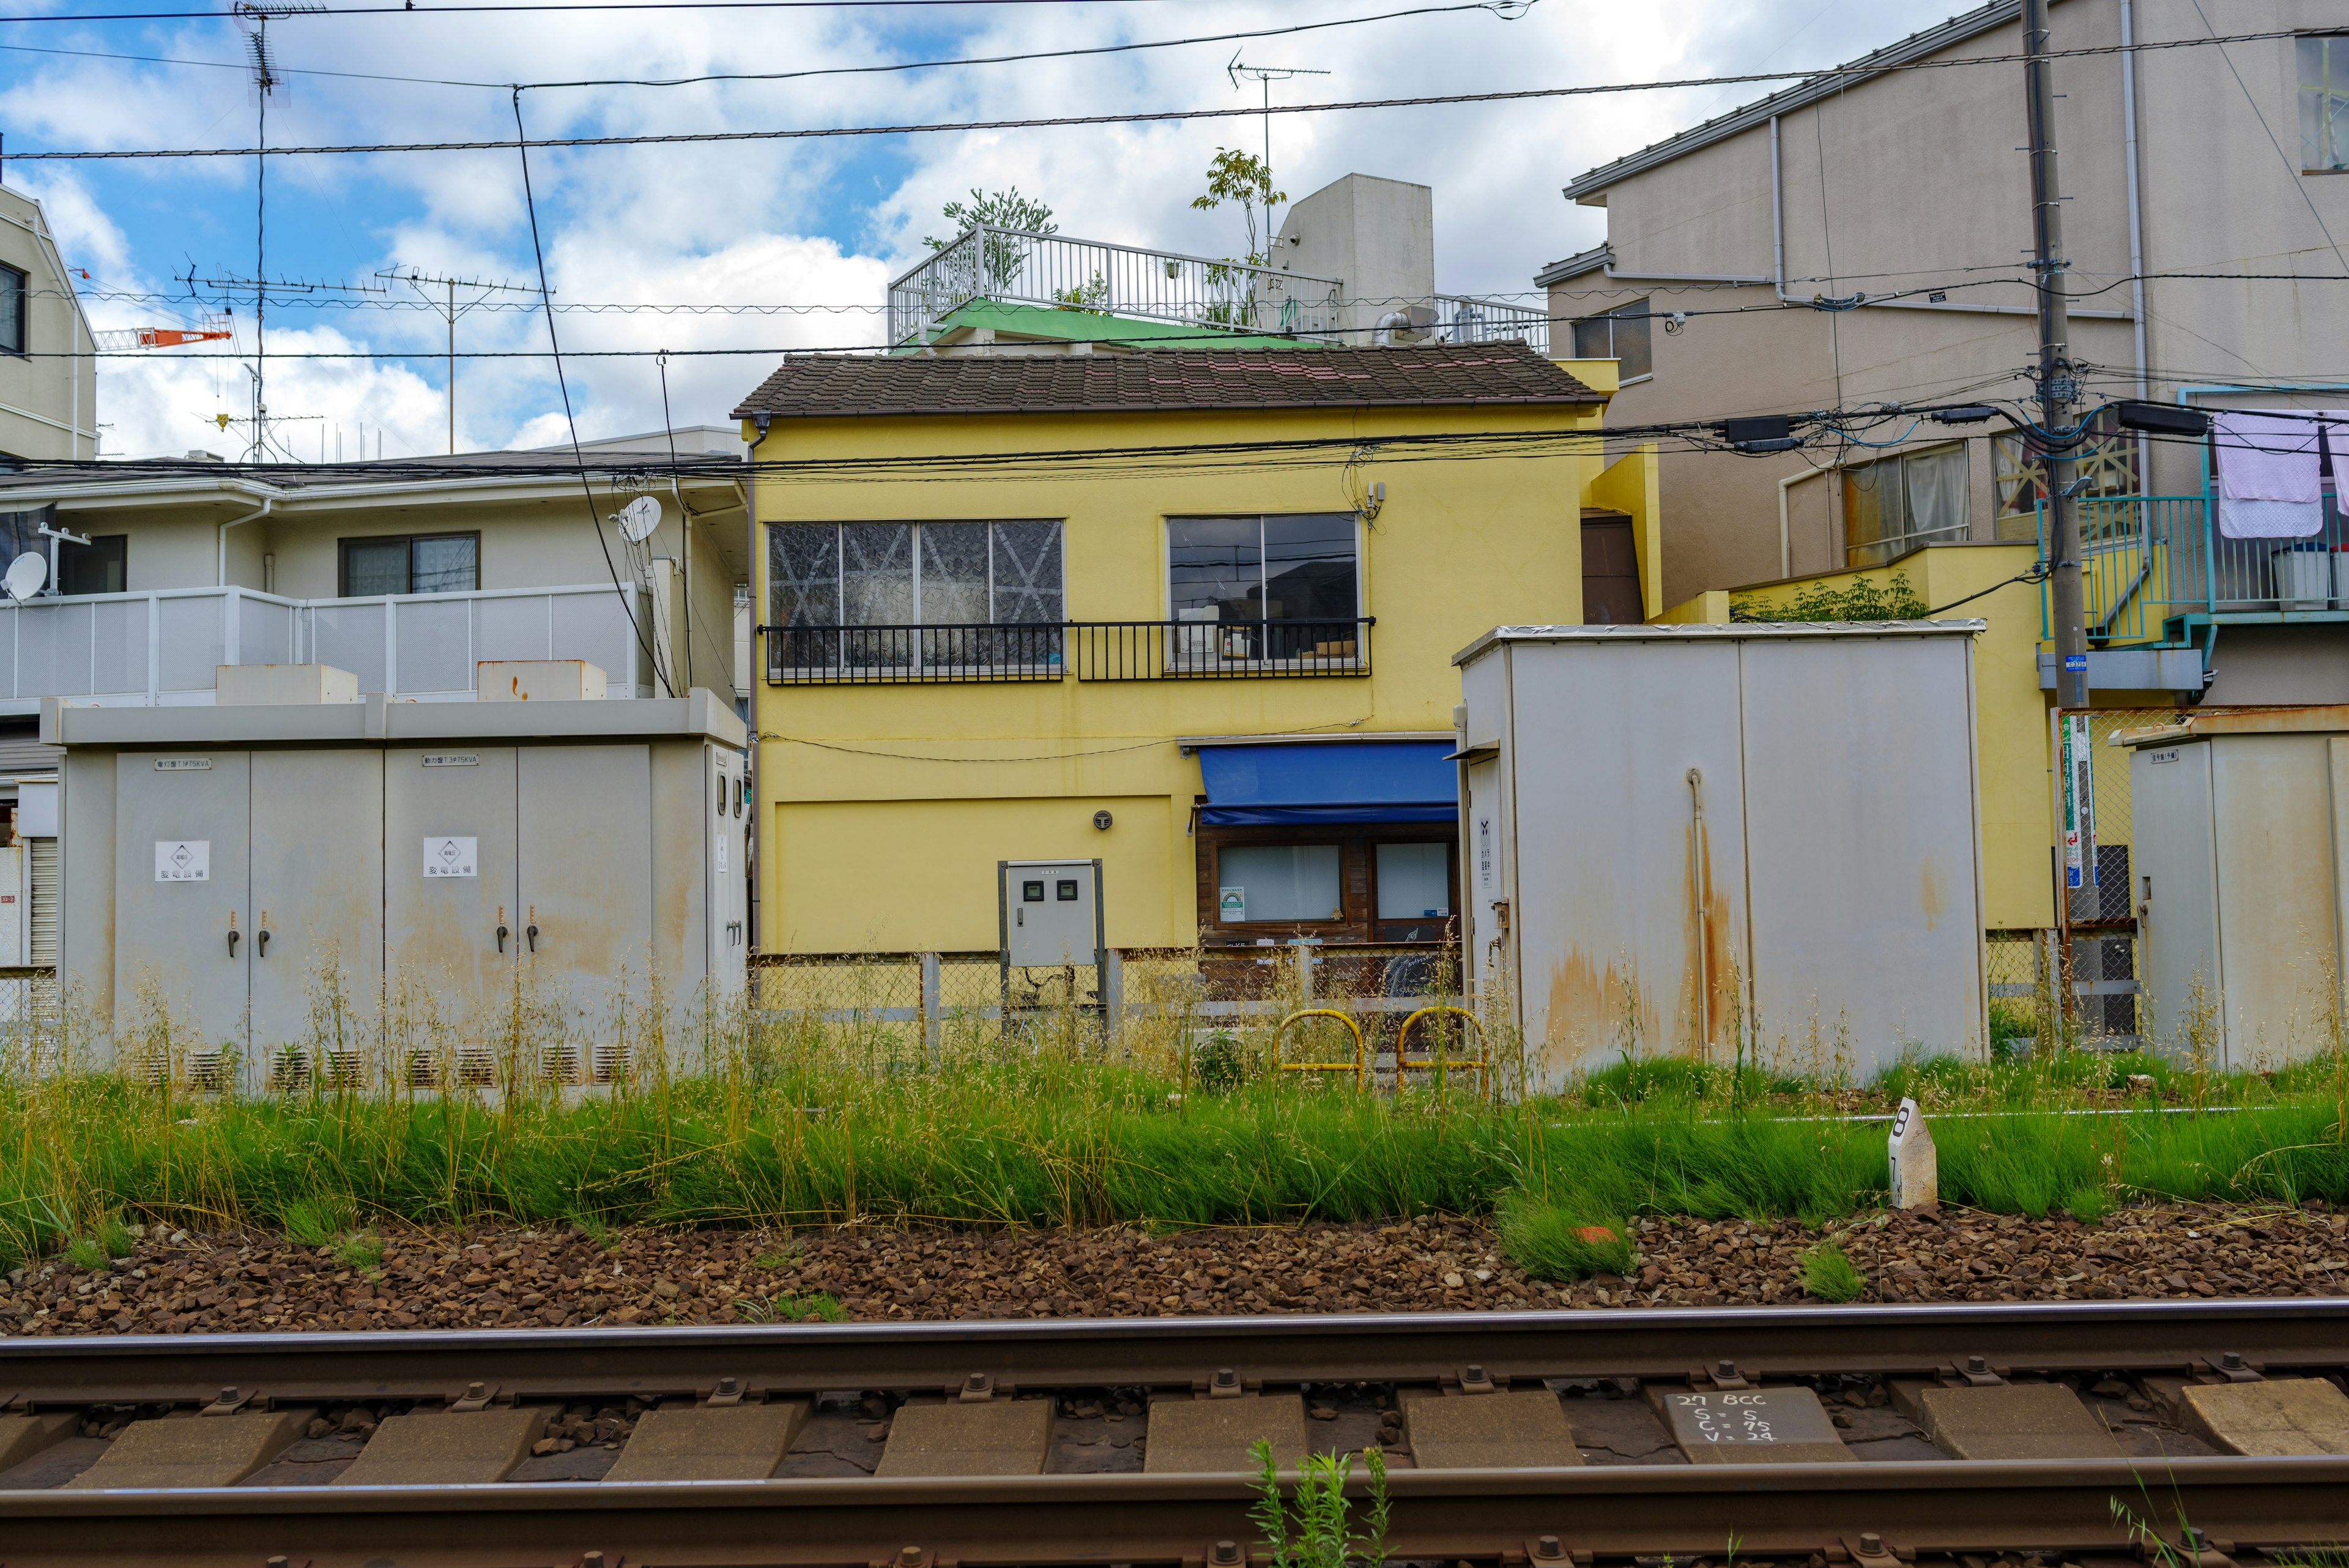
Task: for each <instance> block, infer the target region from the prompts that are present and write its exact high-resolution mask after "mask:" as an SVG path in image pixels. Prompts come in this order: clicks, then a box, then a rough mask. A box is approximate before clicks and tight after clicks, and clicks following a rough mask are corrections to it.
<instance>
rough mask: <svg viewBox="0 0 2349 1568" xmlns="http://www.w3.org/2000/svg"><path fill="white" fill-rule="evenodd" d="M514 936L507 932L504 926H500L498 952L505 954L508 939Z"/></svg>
mask: <svg viewBox="0 0 2349 1568" xmlns="http://www.w3.org/2000/svg"><path fill="white" fill-rule="evenodd" d="M512 934H513V933H512V932H511V931H509V930H507V929H505V927H503V926H500V927H499V928H498V951H500V952H503V951H505V950H506V938H508V937H509V936H512Z"/></svg>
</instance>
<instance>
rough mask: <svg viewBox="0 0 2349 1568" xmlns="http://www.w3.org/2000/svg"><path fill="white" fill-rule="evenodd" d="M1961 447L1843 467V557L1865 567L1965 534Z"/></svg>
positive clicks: (1963, 475) (1964, 494) (1964, 491)
mask: <svg viewBox="0 0 2349 1568" xmlns="http://www.w3.org/2000/svg"><path fill="white" fill-rule="evenodd" d="M1966 514H1967V493H1966V449H1965V448H1964V446H1962V445H1958V446H1945V447H1941V448H1939V449H1937V450H1934V451H1931V452H1914V453H1903V454H1901V455H1900V456H1898V457H1888V458H1883V459H1880V460H1878V462H1864V463H1859V464H1856V465H1854V466H1853V467H1850V468H1847V469H1845V470H1844V471H1843V535H1844V556H1845V558H1846V561H1847V564H1848V565H1851V566H1875V565H1876V564H1878V562H1882V561H1889V560H1890V559H1892V557H1893V556H1898V555H1900V554H1902V553H1903V552H1905V551H1908V550H1910V549H1913V548H1914V547H1916V546H1917V545H1925V544H1930V543H1933V542H1935V541H1937V540H1940V541H1948V540H1956V539H1962V538H1964V537H1965V536H1966V523H1967V516H1966Z"/></svg>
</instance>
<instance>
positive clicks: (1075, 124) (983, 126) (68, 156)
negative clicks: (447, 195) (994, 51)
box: [0, 0, 2297, 163]
mask: <svg viewBox="0 0 2349 1568" xmlns="http://www.w3.org/2000/svg"><path fill="white" fill-rule="evenodd" d="M697 3H699V4H713V3H714V4H721V5H722V4H725V3H729V0H697ZM736 3H740V4H746V5H747V4H786V3H790V0H736ZM834 3H839V0H834ZM895 3H901V4H913V3H916V0H895ZM491 8H492V9H494V8H495V7H491ZM533 8H534V7H528V6H523V7H516V9H523V10H528V9H533ZM304 14H305V15H312V14H313V13H306V12H305V13H304ZM0 20H5V18H0ZM2293 36H2297V35H2296V34H2294V33H2293V32H2292V31H2291V30H2289V29H2286V30H2282V31H2270V32H2260V33H2231V34H2228V35H2225V36H2217V37H2210V38H2170V39H2159V40H2154V41H2141V42H2136V43H2131V44H2127V45H2121V44H2093V45H2084V46H2081V47H2076V48H2069V49H2050V50H2046V51H2044V52H2043V53H2040V54H2037V55H2033V56H2032V57H2031V58H2033V59H2043V60H2044V59H2081V58H2091V57H2102V56H2106V55H2117V54H2127V53H2146V52H2149V51H2155V50H2164V49H2187V48H2205V47H2210V46H2212V45H2225V44H2230V43H2258V42H2262V41H2266V40H2271V39H2275V38H2289V37H2293ZM2023 58H2025V57H2024V56H2022V55H1973V56H1967V57H1961V58H1955V59H1934V60H1907V61H1902V62H1900V63H1899V64H1894V65H1875V66H1831V67H1826V68H1824V69H1815V70H1790V71H1759V72H1747V73H1744V74H1741V75H1730V76H1715V77H1683V78H1675V79H1671V80H1664V81H1649V82H1597V83H1592V84H1589V85H1587V86H1582V87H1553V88H1514V89H1505V90H1499V91H1493V92H1470V93H1426V94H1421V95H1419V96H1416V97H1412V98H1377V99H1351V100H1348V101H1343V102H1336V103H1299V104H1273V105H1271V106H1269V107H1265V106H1262V105H1256V106H1250V107H1247V108H1237V107H1234V108H1224V109H1145V110H1138V111H1132V112H1125V113H1115V114H1078V115H1054V116H1041V117H1033V118H1028V119H973V120H932V121H919V122H907V123H905V124H899V125H843V126H810V127H802V128H798V129H793V130H680V131H647V132H640V133H637V134H635V135H621V136H566V137H548V138H545V139H543V140H537V141H533V142H530V143H528V145H530V146H533V147H542V148H575V147H677V146H685V145H691V144H702V143H717V142H735V141H804V140H833V139H838V138H843V137H866V136H916V135H929V134H938V133H950V132H958V131H974V130H1065V129H1082V128H1086V127H1092V126H1102V125H1156V124H1174V123H1182V122H1187V121H1193V120H1210V119H1248V118H1252V117H1255V116H1259V115H1272V114H1281V115H1303V114H1332V113H1339V112H1346V111H1352V110H1357V109H1423V108H1431V107H1441V106H1447V105H1458V104H1475V103H1523V102H1529V101H1534V100H1538V99H1569V98H1588V97H1595V96H1601V95H1609V94H1616V93H1633V92H1659V91H1666V90H1675V89H1679V88H1700V87H1729V86H1735V85H1740V84H1745V83H1753V82H1765V81H1815V80H1837V79H1840V80H1847V81H1849V80H1858V79H1865V78H1869V77H1877V76H1886V75H1889V74H1892V73H1894V72H1900V71H1926V70H1956V69H1960V68H1961V67H1971V66H1991V65H2012V64H2013V63H2015V62H2017V61H2020V60H2022V59H2023ZM521 145H523V143H521V142H519V141H509V140H472V141H387V142H345V143H336V144H320V145H315V146H308V147H272V148H267V149H255V148H251V147H181V148H113V149H84V150H77V151H47V152H8V153H5V154H0V162H25V163H32V162H85V161H126V160H141V159H158V158H251V157H253V156H254V155H255V154H256V152H260V153H264V154H265V155H266V156H270V157H277V158H300V157H324V156H328V155H333V154H343V153H390V152H485V151H504V150H505V149H508V148H512V147H516V146H521Z"/></svg>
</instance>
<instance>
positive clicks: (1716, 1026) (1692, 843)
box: [1682, 809, 1737, 1060]
mask: <svg viewBox="0 0 2349 1568" xmlns="http://www.w3.org/2000/svg"><path fill="white" fill-rule="evenodd" d="M1688 847H1689V853H1688V866H1687V868H1686V871H1685V873H1684V875H1683V877H1682V897H1683V898H1685V899H1686V900H1687V903H1686V906H1685V907H1686V909H1687V910H1688V921H1687V933H1686V934H1687V968H1686V970H1685V971H1683V972H1684V973H1685V974H1686V976H1687V980H1686V982H1685V984H1686V992H1685V994H1687V995H1688V997H1689V999H1690V1003H1689V1011H1688V1015H1687V1016H1686V1017H1685V1018H1684V1019H1683V1020H1682V1023H1683V1024H1684V1029H1683V1033H1682V1038H1683V1039H1684V1040H1685V1041H1687V1042H1688V1047H1689V1054H1690V1055H1692V1056H1694V1057H1696V1058H1698V1059H1700V1060H1702V1058H1704V1057H1705V1056H1708V1055H1710V1054H1712V1052H1713V1046H1714V1045H1715V1044H1718V1043H1720V1042H1721V1041H1722V1040H1723V1039H1724V1038H1725V1037H1726V1036H1727V1035H1728V1034H1729V1033H1730V1032H1731V1028H1732V1021H1733V1019H1734V1017H1735V1016H1736V1005H1737V1001H1736V999H1737V957H1736V950H1735V941H1734V939H1735V936H1736V929H1735V927H1734V926H1733V924H1732V923H1731V918H1730V910H1729V896H1728V895H1727V894H1726V893H1724V892H1723V891H1722V890H1721V889H1720V888H1718V887H1716V886H1715V885H1714V882H1713V834H1712V830H1711V829H1709V828H1708V827H1707V826H1705V821H1704V814H1703V812H1702V809H1700V810H1698V811H1697V812H1696V813H1694V814H1693V815H1692V816H1691V818H1690V821H1689V835H1688Z"/></svg>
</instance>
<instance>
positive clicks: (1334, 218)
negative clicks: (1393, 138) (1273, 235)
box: [1272, 174, 1435, 348]
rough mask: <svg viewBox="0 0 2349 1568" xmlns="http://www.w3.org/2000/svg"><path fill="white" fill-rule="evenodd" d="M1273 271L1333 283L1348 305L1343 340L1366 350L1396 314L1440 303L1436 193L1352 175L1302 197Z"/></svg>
mask: <svg viewBox="0 0 2349 1568" xmlns="http://www.w3.org/2000/svg"><path fill="white" fill-rule="evenodd" d="M1272 265H1275V266H1277V267H1279V268H1281V269H1282V270H1284V271H1287V272H1295V273H1303V274H1305V275H1308V276H1310V277H1334V278H1336V279H1338V280H1339V281H1340V284H1341V285H1342V287H1341V289H1340V298H1342V299H1345V300H1347V301H1349V302H1350V303H1349V304H1348V305H1346V306H1344V307H1343V308H1342V309H1341V310H1340V312H1339V320H1340V325H1341V326H1343V327H1347V328H1349V329H1350V330H1349V331H1348V333H1347V336H1346V337H1345V338H1344V339H1343V341H1344V342H1346V343H1347V344H1349V345H1350V346H1352V347H1354V348H1368V347H1369V346H1370V342H1371V337H1370V329H1371V327H1375V326H1376V325H1377V324H1378V319H1379V317H1381V316H1384V315H1386V314H1387V313H1388V312H1389V311H1391V310H1401V309H1403V308H1404V307H1406V306H1413V305H1426V306H1432V305H1433V303H1434V299H1435V192H1433V190H1432V189H1430V188H1429V187H1428V186H1425V185H1414V184H1411V183H1409V182H1406V181H1402V180H1381V179H1380V178H1378V177H1377V176H1375V175H1371V174H1349V175H1347V176H1346V177H1345V178H1344V179H1342V180H1339V181H1335V182H1331V183H1330V184H1328V185H1324V186H1323V187H1321V189H1319V191H1316V192H1313V193H1312V194H1311V195H1309V196H1301V197H1299V198H1298V200H1297V201H1296V202H1295V203H1293V204H1292V205H1291V206H1290V207H1289V209H1288V217H1287V218H1286V219H1284V220H1283V221H1282V223H1281V225H1280V237H1279V239H1278V242H1277V243H1276V244H1274V245H1273V247H1272Z"/></svg>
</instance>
